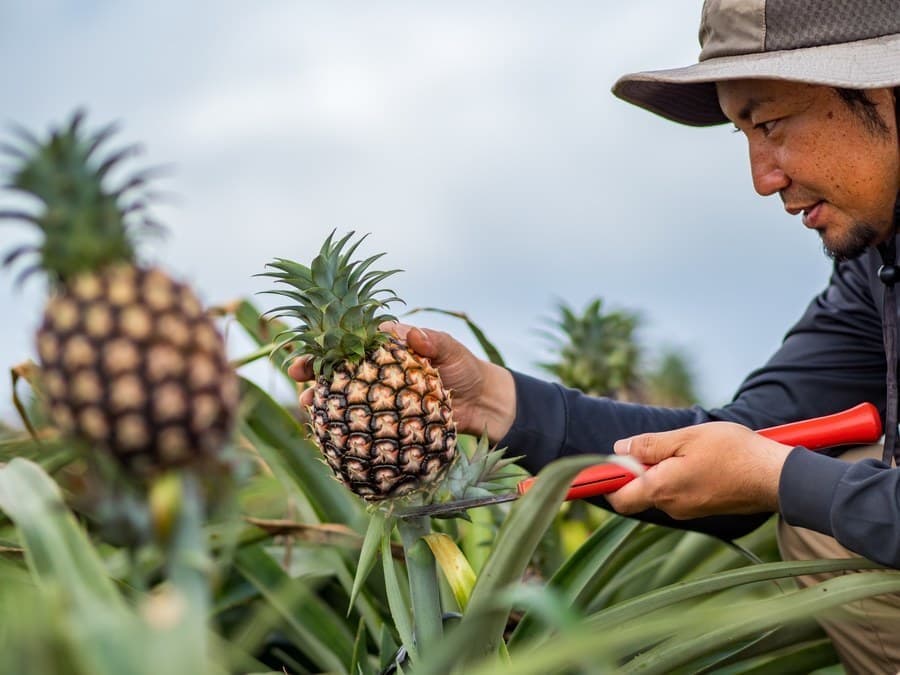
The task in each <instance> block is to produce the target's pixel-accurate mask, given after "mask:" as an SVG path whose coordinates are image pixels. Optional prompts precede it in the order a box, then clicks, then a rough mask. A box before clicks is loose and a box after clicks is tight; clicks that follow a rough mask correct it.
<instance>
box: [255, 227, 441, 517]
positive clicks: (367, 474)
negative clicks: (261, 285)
mask: <svg viewBox="0 0 900 675" xmlns="http://www.w3.org/2000/svg"><path fill="white" fill-rule="evenodd" d="M334 235H335V233H334V232H332V233H331V235H329V236H328V238H327V239H326V240H325V243H324V244H323V245H322V248H321V250H320V251H319V253H318V255H317V256H316V257H315V259H314V260H313V261H312V263H311V264H310V265H309V266H308V267H307V266H305V265H302V264H300V263H297V262H293V261H290V260H286V259H283V258H277V259H276V260H275V261H274V262H271V263H269V264H268V265H267V267H268V268H270V269H271V270H272V271H270V272H266V273H264V275H263V276H268V277H272V278H274V279H276V283H280V284H283V285H284V286H286V287H287V288H279V289H276V290H273V291H270V292H271V293H275V294H277V295H281V296H284V297H287V298H289V299H290V301H291V302H290V304H288V305H284V306H281V307H277V308H275V309H273V310H271V313H272V314H275V315H276V316H278V317H290V318H293V319H297V320H299V325H298V326H297V327H296V328H289V329H288V330H286V331H285V332H284V333H283V335H282V336H280V338H279V339H278V340H277V343H278V347H279V348H280V347H283V346H285V345H288V344H294V343H295V344H296V345H297V347H298V348H299V351H300V352H302V353H304V354H307V355H309V356H311V357H312V365H313V371H314V373H315V376H316V382H315V385H314V387H315V392H314V398H313V404H312V406H311V408H310V411H309V414H310V420H311V426H312V431H313V434H314V436H315V438H316V440H317V442H318V445H319V447H320V449H321V451H322V453H323V455H324V457H325V460H326V462H327V463H328V465H329V466H330V467H331V469H332V471H333V472H334V474H335V476H337V478H338V479H339V480H340V481H341V482H342V483H344V485H346V486H347V487H348V488H349V489H350V490H352V491H353V492H354V493H355V494H357V495H359V496H360V497H362V498H363V499H365V500H367V501H370V502H380V501H383V500H389V499H394V498H397V497H401V496H403V495H408V494H411V493H414V492H419V491H424V490H427V489H428V488H429V487H432V486H435V485H436V483H437V481H438V478H439V477H440V476H441V475H442V474H443V473H444V470H445V469H446V467H447V466H448V465H449V464H450V463H451V462H452V461H453V459H454V457H455V456H456V427H455V424H454V422H453V415H452V412H451V405H450V392H449V391H447V390H446V389H445V388H444V386H443V384H442V383H441V378H440V375H439V374H438V372H437V370H436V369H435V368H434V367H433V366H432V365H431V364H430V363H429V361H428V359H426V358H424V357H421V356H419V355H417V354H416V353H414V352H413V351H411V350H410V349H409V347H408V346H407V345H406V344H405V343H404V342H403V341H401V340H399V339H398V338H397V337H396V336H394V335H391V334H389V333H386V332H384V331H382V330H380V328H379V326H380V325H381V324H382V323H383V322H385V321H389V320H393V319H394V318H395V317H393V316H392V315H390V314H387V313H386V308H387V306H388V305H389V304H390V303H392V302H396V301H399V298H398V297H397V296H396V295H395V294H394V292H393V291H391V290H389V289H385V288H382V287H381V286H380V284H381V282H382V281H383V280H384V279H386V278H387V277H389V276H391V275H392V274H394V273H396V272H397V271H398V270H390V271H377V270H374V269H370V268H371V266H372V264H373V263H374V262H375V261H376V260H378V259H379V258H381V257H382V255H384V254H379V255H375V256H373V257H370V258H367V259H365V260H355V259H353V255H354V253H355V252H356V249H357V247H358V246H359V244H360V243H361V242H362V241H363V239H365V237H362V238H360V239H358V240H356V241H355V243H353V244H350V245H349V246H348V242H349V241H350V239H351V238H352V237H353V235H354V233H353V232H350V233H348V234H347V235H345V236H344V237H343V238H341V239H339V240H337V241H335V240H334Z"/></svg>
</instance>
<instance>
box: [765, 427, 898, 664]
mask: <svg viewBox="0 0 900 675" xmlns="http://www.w3.org/2000/svg"><path fill="white" fill-rule="evenodd" d="M867 457H875V458H879V459H880V458H881V446H880V445H872V446H866V447H865V448H858V449H854V450H850V451H848V452H846V453H844V454H843V455H842V456H841V459H843V460H845V461H848V462H858V461H859V460H861V459H865V458H867ZM778 548H779V550H780V551H781V556H782V558H784V560H810V559H814V558H854V557H857V554H855V553H853V552H852V551H849V550H847V549H846V548H844V547H843V546H841V545H840V544H838V543H837V541H835V540H834V539H832V538H831V537H828V536H826V535H824V534H819V533H818V532H813V531H812V530H807V529H804V528H802V527H793V526H792V525H788V524H787V523H785V522H784V520H782V519H781V518H779V519H778ZM838 574H865V572H839V573H838ZM833 576H834V575H833V574H815V575H809V576H802V577H798V578H797V583H798V584H800V586H801V587H806V586H811V585H813V584H816V583H818V582H820V581H824V580H826V579H828V578H830V577H833ZM819 623H820V624H821V625H822V628H823V629H824V630H825V632H826V633H827V634H828V637H829V638H831V641H832V643H833V644H834V647H835V650H836V651H837V653H838V655H839V656H840V658H841V662H842V663H843V664H844V667H845V668H846V669H847V672H848V673H853V674H856V673H859V674H861V675H870V674H874V673H898V672H900V593H892V594H889V595H880V596H877V597H873V598H866V599H864V600H861V601H859V602H854V603H850V604H848V605H845V606H844V611H843V612H842V614H841V615H840V616H836V617H834V618H830V619H823V620H820V621H819Z"/></svg>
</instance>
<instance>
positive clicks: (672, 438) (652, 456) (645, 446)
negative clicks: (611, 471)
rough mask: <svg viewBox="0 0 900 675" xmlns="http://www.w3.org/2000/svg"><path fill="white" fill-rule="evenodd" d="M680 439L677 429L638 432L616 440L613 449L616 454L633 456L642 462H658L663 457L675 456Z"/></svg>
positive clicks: (679, 445)
mask: <svg viewBox="0 0 900 675" xmlns="http://www.w3.org/2000/svg"><path fill="white" fill-rule="evenodd" d="M680 441H681V434H680V433H679V432H678V431H664V432H661V433H656V434H640V435H639V436H632V437H631V438H623V439H621V440H618V441H616V442H615V444H614V445H613V451H614V452H615V453H616V454H617V455H628V456H629V457H634V458H635V459H636V460H638V461H639V462H643V463H644V464H658V463H659V462H661V461H663V460H664V459H668V458H669V457H673V456H675V454H676V453H677V452H678V449H679V448H680V447H681V442H680Z"/></svg>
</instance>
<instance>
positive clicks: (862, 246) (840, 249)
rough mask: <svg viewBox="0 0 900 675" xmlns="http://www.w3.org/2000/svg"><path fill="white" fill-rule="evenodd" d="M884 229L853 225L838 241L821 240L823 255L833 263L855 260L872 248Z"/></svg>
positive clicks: (866, 225) (860, 224) (866, 224)
mask: <svg viewBox="0 0 900 675" xmlns="http://www.w3.org/2000/svg"><path fill="white" fill-rule="evenodd" d="M884 230H885V228H884V227H880V228H879V227H876V226H875V225H872V224H870V223H853V225H852V226H851V227H850V230H849V231H848V232H847V233H846V234H845V235H844V236H843V237H841V239H840V241H833V242H829V241H825V239H824V237H823V239H822V248H823V250H824V251H825V255H826V256H828V257H829V258H831V259H832V260H834V261H835V262H846V261H848V260H855V259H856V258H858V257H859V256H861V255H862V254H863V253H865V252H866V251H867V250H868V249H869V247H871V246H874V245H875V242H877V241H878V239H879V238H880V233H881V232H883V231H884Z"/></svg>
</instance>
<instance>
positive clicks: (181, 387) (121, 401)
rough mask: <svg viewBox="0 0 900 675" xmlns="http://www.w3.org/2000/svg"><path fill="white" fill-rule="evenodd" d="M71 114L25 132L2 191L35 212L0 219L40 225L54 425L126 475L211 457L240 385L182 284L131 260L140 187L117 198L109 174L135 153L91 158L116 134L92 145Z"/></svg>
mask: <svg viewBox="0 0 900 675" xmlns="http://www.w3.org/2000/svg"><path fill="white" fill-rule="evenodd" d="M82 122H83V115H82V114H81V113H76V114H75V115H74V116H73V117H72V119H71V122H70V123H69V124H68V125H66V126H64V127H63V128H60V129H56V130H53V131H52V132H51V134H50V137H49V138H48V139H47V140H46V142H41V141H39V140H38V139H36V138H35V137H33V136H31V135H30V134H28V133H27V132H21V133H20V135H21V136H22V137H23V138H24V140H25V142H24V145H23V147H9V146H7V147H6V150H7V152H8V154H11V155H13V156H15V157H16V159H17V165H16V167H15V168H14V170H13V171H12V172H11V180H10V183H9V185H8V187H9V188H10V189H14V190H18V191H20V192H22V193H25V194H27V195H30V196H31V197H34V198H35V200H36V202H37V203H38V204H39V206H38V208H37V209H35V210H33V211H27V212H20V211H15V212H5V213H3V214H2V215H3V216H5V217H7V218H14V219H15V218H17V219H21V220H25V221H28V222H30V223H32V224H33V225H36V226H37V227H38V228H39V230H40V232H41V234H42V236H43V240H42V243H41V244H40V245H39V246H37V247H31V248H28V247H23V248H20V249H18V250H16V251H14V252H13V254H11V255H10V256H8V258H7V262H12V261H13V260H14V259H16V258H18V257H19V255H20V254H22V253H27V252H29V251H30V252H34V253H37V255H38V257H39V262H38V265H37V267H40V268H41V269H42V270H43V271H44V272H46V274H47V275H48V278H49V281H50V299H49V301H48V303H47V305H46V309H45V312H44V317H43V322H42V323H41V326H40V328H39V330H38V332H37V353H38V356H39V362H40V365H41V368H42V381H43V388H44V390H45V393H46V397H47V401H48V403H49V410H50V415H51V418H52V420H53V421H54V423H55V424H56V425H57V427H58V428H59V429H60V430H61V431H62V432H63V433H64V434H65V435H67V436H69V437H72V438H75V439H78V440H80V441H83V442H85V443H87V444H89V445H90V446H91V447H100V448H103V449H105V450H106V451H108V452H109V453H111V454H112V456H113V457H115V458H116V459H117V460H119V461H120V462H121V463H122V464H123V465H124V466H126V467H128V468H129V469H130V470H131V471H132V472H133V473H135V474H136V475H139V476H142V475H149V474H153V473H157V472H159V471H161V470H164V469H166V468H169V467H175V466H181V465H187V464H194V463H197V462H198V461H202V460H204V459H208V458H213V457H216V456H217V454H218V452H219V450H220V448H221V447H222V445H223V442H224V441H225V440H226V437H227V435H228V434H229V432H230V429H231V427H232V424H233V421H234V418H235V412H236V408H237V403H238V384H237V378H236V375H235V374H234V372H233V370H232V369H231V368H230V366H229V364H228V362H227V360H226V357H225V349H224V343H223V340H222V337H221V336H220V335H219V333H218V331H217V329H216V327H215V325H214V324H213V322H212V320H211V318H210V317H209V316H208V315H207V314H206V313H205V312H204V310H203V307H202V306H201V304H200V301H199V300H198V298H197V296H196V295H195V294H194V293H193V291H192V290H191V289H190V288H188V287H187V286H186V285H185V284H183V283H179V282H177V281H175V280H173V279H172V278H170V277H169V276H168V275H167V274H166V273H165V272H163V271H162V270H161V269H158V268H155V267H143V266H140V265H139V264H138V263H137V262H136V253H135V248H134V246H135V238H136V230H137V231H139V230H140V229H146V228H147V227H148V226H149V225H150V222H149V220H148V219H147V218H146V215H145V209H144V203H145V197H146V196H145V195H133V194H132V193H134V192H136V191H139V190H140V188H141V187H142V186H143V185H144V181H145V177H144V176H140V175H136V176H131V177H130V178H126V179H125V181H124V182H123V183H122V185H120V186H118V187H117V188H115V189H110V188H109V187H108V182H109V178H108V173H109V171H110V170H111V169H113V168H114V167H116V166H117V165H118V164H119V162H120V160H121V159H122V158H124V157H126V156H127V155H129V154H131V153H132V152H133V151H134V148H127V149H126V150H125V151H122V152H119V153H116V154H112V155H109V156H106V157H98V148H100V147H101V146H102V145H103V144H104V142H105V141H106V140H107V139H108V137H109V136H110V135H111V134H112V132H113V130H114V129H113V127H107V128H106V129H103V130H101V131H99V132H97V133H93V134H88V133H86V132H84V131H83V129H82Z"/></svg>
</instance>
